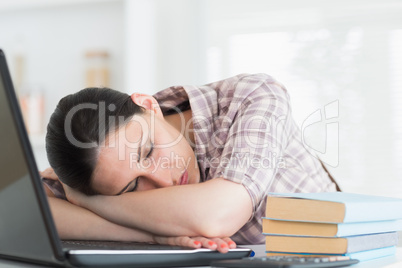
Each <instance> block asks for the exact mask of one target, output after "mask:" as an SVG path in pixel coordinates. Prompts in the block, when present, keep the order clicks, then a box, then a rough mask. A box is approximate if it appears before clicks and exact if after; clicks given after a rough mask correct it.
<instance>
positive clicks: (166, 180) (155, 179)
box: [148, 169, 173, 188]
mask: <svg viewBox="0 0 402 268" xmlns="http://www.w3.org/2000/svg"><path fill="white" fill-rule="evenodd" d="M148 174H149V175H148V179H149V181H150V182H151V183H152V184H153V185H154V186H155V188H164V187H170V186H173V179H172V176H171V173H170V170H169V169H159V170H153V171H151V172H150V173H148Z"/></svg>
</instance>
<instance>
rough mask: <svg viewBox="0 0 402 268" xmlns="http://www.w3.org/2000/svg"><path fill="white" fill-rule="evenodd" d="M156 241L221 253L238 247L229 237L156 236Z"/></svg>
mask: <svg viewBox="0 0 402 268" xmlns="http://www.w3.org/2000/svg"><path fill="white" fill-rule="evenodd" d="M153 239H154V241H155V242H156V243H158V244H165V245H173V246H183V247H190V248H202V247H203V248H207V249H211V250H217V251H219V252H220V253H227V252H228V251H229V249H233V248H236V246H237V245H236V243H235V242H234V241H233V240H232V239H230V238H229V237H225V238H206V237H201V236H198V237H188V236H178V237H163V236H154V237H153Z"/></svg>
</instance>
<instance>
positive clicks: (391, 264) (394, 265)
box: [0, 245, 402, 268]
mask: <svg viewBox="0 0 402 268" xmlns="http://www.w3.org/2000/svg"><path fill="white" fill-rule="evenodd" d="M246 247H249V248H252V249H253V250H254V251H255V253H256V255H255V256H257V257H262V256H265V245H257V246H256V245H253V246H246ZM39 267H45V266H40V265H34V264H28V263H22V262H16V261H9V260H3V259H0V268H39ZM197 267H198V268H203V267H199V266H197ZM350 267H353V268H379V267H384V268H400V267H402V247H398V248H397V251H396V254H395V255H394V256H390V257H384V258H380V259H376V260H371V261H366V262H361V263H358V264H356V265H354V266H350ZM204 268H207V267H204Z"/></svg>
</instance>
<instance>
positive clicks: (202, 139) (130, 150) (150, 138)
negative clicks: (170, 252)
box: [42, 74, 336, 252]
mask: <svg viewBox="0 0 402 268" xmlns="http://www.w3.org/2000/svg"><path fill="white" fill-rule="evenodd" d="M46 143H47V145H46V149H47V153H48V159H49V162H50V165H51V166H52V168H53V169H54V172H55V174H54V173H53V171H52V169H48V170H47V171H45V172H44V173H43V174H42V176H43V177H47V178H49V179H53V180H49V179H47V180H45V182H46V185H48V186H49V189H48V195H49V199H50V203H51V208H52V213H53V215H54V218H55V222H56V225H57V228H58V231H59V233H60V236H61V237H62V238H64V239H102V240H131V241H148V242H157V243H168V244H178V245H185V246H191V247H207V248H212V249H217V250H219V251H220V252H226V251H227V250H228V248H233V247H236V243H238V244H258V243H263V242H264V236H263V235H262V233H261V217H263V216H264V213H265V204H266V203H265V202H266V195H267V193H268V192H318V191H335V190H336V184H335V183H334V182H333V181H332V180H331V179H330V177H329V175H328V174H327V172H326V171H325V170H324V169H323V167H322V165H321V163H320V161H319V160H318V159H317V158H315V157H314V156H312V155H311V154H309V153H308V152H307V150H306V149H305V148H304V146H303V144H302V142H301V134H300V131H299V129H298V128H297V126H296V124H295V122H294V121H293V119H292V117H291V110H290V107H289V97H288V94H287V92H286V90H285V88H284V87H283V86H281V85H280V84H278V83H277V82H276V81H275V80H274V79H273V78H271V77H270V76H268V75H264V74H257V75H238V76H235V77H232V78H229V79H226V80H222V81H219V82H215V83H212V84H208V85H205V86H201V87H195V86H184V87H181V86H180V87H171V88H168V89H165V90H163V91H161V92H159V93H157V94H156V95H154V96H153V97H152V96H148V95H143V94H136V93H135V94H133V95H131V96H129V95H126V94H123V93H120V92H117V91H113V90H110V89H96V88H92V89H85V90H82V91H80V92H78V93H76V94H73V95H69V96H67V97H65V98H64V99H62V100H61V101H60V103H59V104H58V106H57V108H56V110H55V112H54V113H53V115H52V117H51V119H50V122H49V125H48V133H47V136H46ZM56 174H57V175H56ZM57 178H60V181H61V182H62V183H63V188H64V190H65V192H66V196H67V200H68V201H69V202H68V201H65V200H62V199H60V198H54V197H55V193H56V196H58V197H62V196H60V193H62V191H61V188H60V187H59V190H57V185H58V180H57ZM172 186H174V187H172ZM61 195H62V194H61ZM71 226H74V228H71Z"/></svg>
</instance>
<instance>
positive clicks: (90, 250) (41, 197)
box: [0, 49, 252, 267]
mask: <svg viewBox="0 0 402 268" xmlns="http://www.w3.org/2000/svg"><path fill="white" fill-rule="evenodd" d="M0 74H1V75H0V257H1V258H7V259H13V260H19V261H26V262H30V263H38V264H44V265H51V266H56V265H57V266H94V267H101V266H111V267H116V266H136V267H138V266H140V267H172V266H199V265H209V263H210V262H211V261H213V260H222V259H238V258H243V257H247V256H249V255H250V254H251V253H252V250H250V249H247V248H237V249H232V250H230V251H229V253H227V254H221V253H219V252H216V251H212V250H209V249H191V248H183V247H174V246H164V245H150V244H140V243H134V242H133V243H123V242H113V241H109V242H107V241H105V242H101V241H64V243H62V242H63V241H61V240H60V238H59V236H58V233H57V230H56V227H55V224H54V222H53V218H52V215H51V211H50V208H49V204H48V202H47V197H46V194H45V191H44V188H43V185H42V182H41V178H40V176H39V172H38V169H37V166H36V163H35V159H34V155H33V152H32V148H31V145H30V143H29V139H28V135H27V132H26V129H25V126H24V122H23V119H22V116H21V111H20V108H19V105H18V101H17V98H16V94H15V92H14V89H13V85H12V81H11V77H10V73H9V70H8V67H7V63H6V58H5V55H4V53H3V51H2V50H1V49H0ZM72 228H73V227H72Z"/></svg>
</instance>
